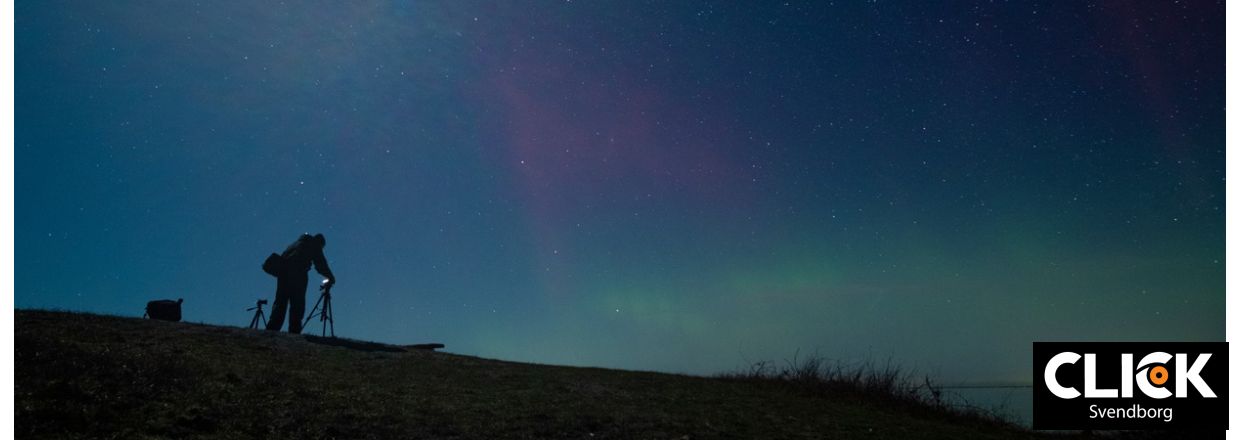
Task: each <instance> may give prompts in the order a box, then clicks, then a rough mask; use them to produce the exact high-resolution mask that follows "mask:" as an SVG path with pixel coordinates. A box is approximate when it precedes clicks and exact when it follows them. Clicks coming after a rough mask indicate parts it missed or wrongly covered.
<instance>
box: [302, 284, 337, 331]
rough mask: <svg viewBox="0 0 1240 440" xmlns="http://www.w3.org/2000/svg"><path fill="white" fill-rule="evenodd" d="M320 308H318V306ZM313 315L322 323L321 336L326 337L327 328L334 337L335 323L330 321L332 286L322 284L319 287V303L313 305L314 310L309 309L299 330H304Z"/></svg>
mask: <svg viewBox="0 0 1240 440" xmlns="http://www.w3.org/2000/svg"><path fill="white" fill-rule="evenodd" d="M320 305H321V306H322V308H320V307H319V306H320ZM314 315H318V316H319V322H322V323H323V333H322V335H323V336H327V330H328V327H330V328H331V333H332V337H333V338H334V337H336V321H335V320H333V319H332V285H331V284H323V285H320V286H319V301H318V302H316V303H314V308H313V309H310V315H309V316H306V322H303V323H302V324H301V328H303V329H304V328H306V324H309V323H310V319H311V318H314Z"/></svg>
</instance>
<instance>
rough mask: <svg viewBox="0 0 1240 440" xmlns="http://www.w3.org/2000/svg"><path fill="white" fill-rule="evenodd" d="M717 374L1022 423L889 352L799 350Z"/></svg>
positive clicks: (986, 422) (959, 418) (968, 420)
mask: <svg viewBox="0 0 1240 440" xmlns="http://www.w3.org/2000/svg"><path fill="white" fill-rule="evenodd" d="M718 377H719V378H721V379H727V380H737V381H750V382H765V383H770V384H773V385H782V386H786V387H789V388H792V389H796V390H799V391H801V392H805V393H809V394H814V395H821V396H835V397H841V396H855V397H857V398H861V399H865V400H871V401H882V402H884V403H885V404H887V405H890V406H893V407H899V408H902V409H904V410H906V411H909V412H915V413H923V414H926V415H929V416H933V417H938V418H942V419H944V420H951V421H953V422H955V423H965V424H973V425H983V426H992V427H997V428H1003V429H1024V428H1023V426H1021V425H1019V424H1017V423H1015V422H1013V421H1012V417H1010V416H1008V415H1006V414H1005V413H1004V410H1003V408H1001V407H993V408H991V407H980V406H975V405H971V404H969V403H968V402H965V401H963V400H961V399H954V400H953V399H950V398H948V397H946V396H945V395H944V391H943V388H942V386H940V385H939V384H937V383H936V382H935V380H934V379H933V378H931V377H930V376H929V375H918V374H917V373H916V371H911V370H906V369H904V368H903V367H901V366H900V365H899V364H898V363H896V362H894V361H893V360H892V359H890V358H888V359H886V360H883V361H881V362H880V361H875V360H874V359H865V360H861V361H859V362H845V361H842V360H832V359H828V358H826V357H823V356H818V355H813V356H804V357H802V356H801V355H800V352H797V353H795V354H793V356H792V358H791V359H785V360H784V361H783V362H782V363H776V362H771V361H761V362H756V363H754V364H752V365H751V366H750V367H749V368H748V369H747V370H744V371H738V372H732V373H724V374H720V375H718Z"/></svg>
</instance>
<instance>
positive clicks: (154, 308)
mask: <svg viewBox="0 0 1240 440" xmlns="http://www.w3.org/2000/svg"><path fill="white" fill-rule="evenodd" d="M182 302H185V300H184V299H177V300H176V301H173V300H170V299H160V300H155V301H151V302H148V303H146V314H145V315H143V317H149V318H151V319H158V320H160V321H172V322H177V321H180V320H181V303H182Z"/></svg>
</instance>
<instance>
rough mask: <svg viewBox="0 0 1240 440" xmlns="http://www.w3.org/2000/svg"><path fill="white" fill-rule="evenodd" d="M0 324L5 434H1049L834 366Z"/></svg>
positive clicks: (191, 327) (178, 328) (39, 322)
mask: <svg viewBox="0 0 1240 440" xmlns="http://www.w3.org/2000/svg"><path fill="white" fill-rule="evenodd" d="M15 324H16V325H15V330H16V331H15V342H16V350H15V379H16V386H15V390H14V391H15V406H16V408H15V412H16V414H15V419H16V420H15V422H16V423H15V425H16V426H15V430H16V434H17V437H18V438H126V439H128V438H363V439H365V438H373V439H380V438H583V439H585V438H676V439H683V438H778V439H792V438H844V439H847V438H892V439H918V438H963V439H974V438H975V439H997V438H1061V437H1062V436H1048V435H1045V434H1039V433H1034V432H1030V431H1027V430H1024V429H1021V428H1019V427H1015V426H1012V425H1010V424H1005V423H1001V422H994V421H991V420H986V419H984V418H983V419H976V418H969V417H967V416H959V415H956V414H953V413H949V412H944V411H941V410H940V409H938V408H935V407H934V406H933V405H929V406H927V405H925V404H924V402H921V403H919V402H918V401H916V400H910V399H909V398H905V397H902V396H901V395H900V394H899V393H898V392H894V393H893V392H892V391H893V390H895V388H893V387H890V386H888V385H887V384H888V383H889V382H890V383H895V382H892V381H891V380H890V379H888V378H887V375H885V373H883V371H885V370H882V369H879V370H868V371H872V372H875V375H874V376H873V377H872V378H871V377H870V376H867V375H865V374H862V375H861V376H858V377H859V379H851V377H852V376H850V379H848V380H847V381H851V382H850V383H853V384H854V385H856V386H852V387H839V386H828V385H830V384H832V383H838V381H825V382H823V383H818V382H815V381H816V380H818V381H821V378H822V377H824V376H823V374H824V373H823V372H824V371H825V372H827V373H826V374H827V376H825V377H833V376H831V375H840V374H843V373H844V372H845V371H844V370H840V369H835V370H832V369H829V368H825V367H822V366H820V367H818V368H812V367H810V366H806V365H805V363H800V364H799V365H801V367H802V368H800V369H797V368H792V369H789V370H787V372H788V375H787V376H785V377H783V378H780V379H779V380H771V379H770V378H768V377H765V375H753V377H733V378H705V377H695V376H683V375H674V374H661V373H649V372H636V371H621V370H607V369H600V368H573V367H558V366H549V365H535V364H523V363H514V362H503V361H497V360H488V359H480V358H475V357H470V356H461V355H454V354H448V353H439V352H432V351H426V350H409V351H406V352H389V351H383V350H359V349H352V348H350V345H351V344H343V346H336V345H325V344H316V343H312V342H310V341H307V340H306V339H305V338H303V337H299V336H293V335H288V334H284V333H270V332H264V331H254V330H248V329H242V328H235V327H217V326H209V325H200V324H186V323H167V322H157V321H149V320H142V319H135V318H120V317H113V316H100V315H92V314H81V313H66V312H49V311H30V310H18V311H17V312H16V323H15ZM814 371H817V373H816V375H815V374H810V373H811V372H814ZM848 373H849V374H853V375H855V374H856V373H855V371H852V370H848ZM815 377H817V378H818V379H814V378H815ZM805 384H814V385H813V386H805ZM884 389H886V391H884ZM962 417H963V418H962Z"/></svg>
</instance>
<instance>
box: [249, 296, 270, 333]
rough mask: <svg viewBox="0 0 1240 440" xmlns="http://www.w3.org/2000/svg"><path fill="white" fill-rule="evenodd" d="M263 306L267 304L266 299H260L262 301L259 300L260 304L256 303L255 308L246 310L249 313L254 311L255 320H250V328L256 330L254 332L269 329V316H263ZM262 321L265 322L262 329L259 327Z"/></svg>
mask: <svg viewBox="0 0 1240 440" xmlns="http://www.w3.org/2000/svg"><path fill="white" fill-rule="evenodd" d="M263 304H267V300H265V299H260V300H258V302H257V303H255V304H254V307H250V308H248V309H245V311H247V312H248V311H250V310H253V311H254V318H253V319H250V328H251V329H254V330H262V329H265V328H267V315H264V314H263ZM260 320H261V321H262V322H263V326H262V327H259V326H258V322H259V321H260Z"/></svg>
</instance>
